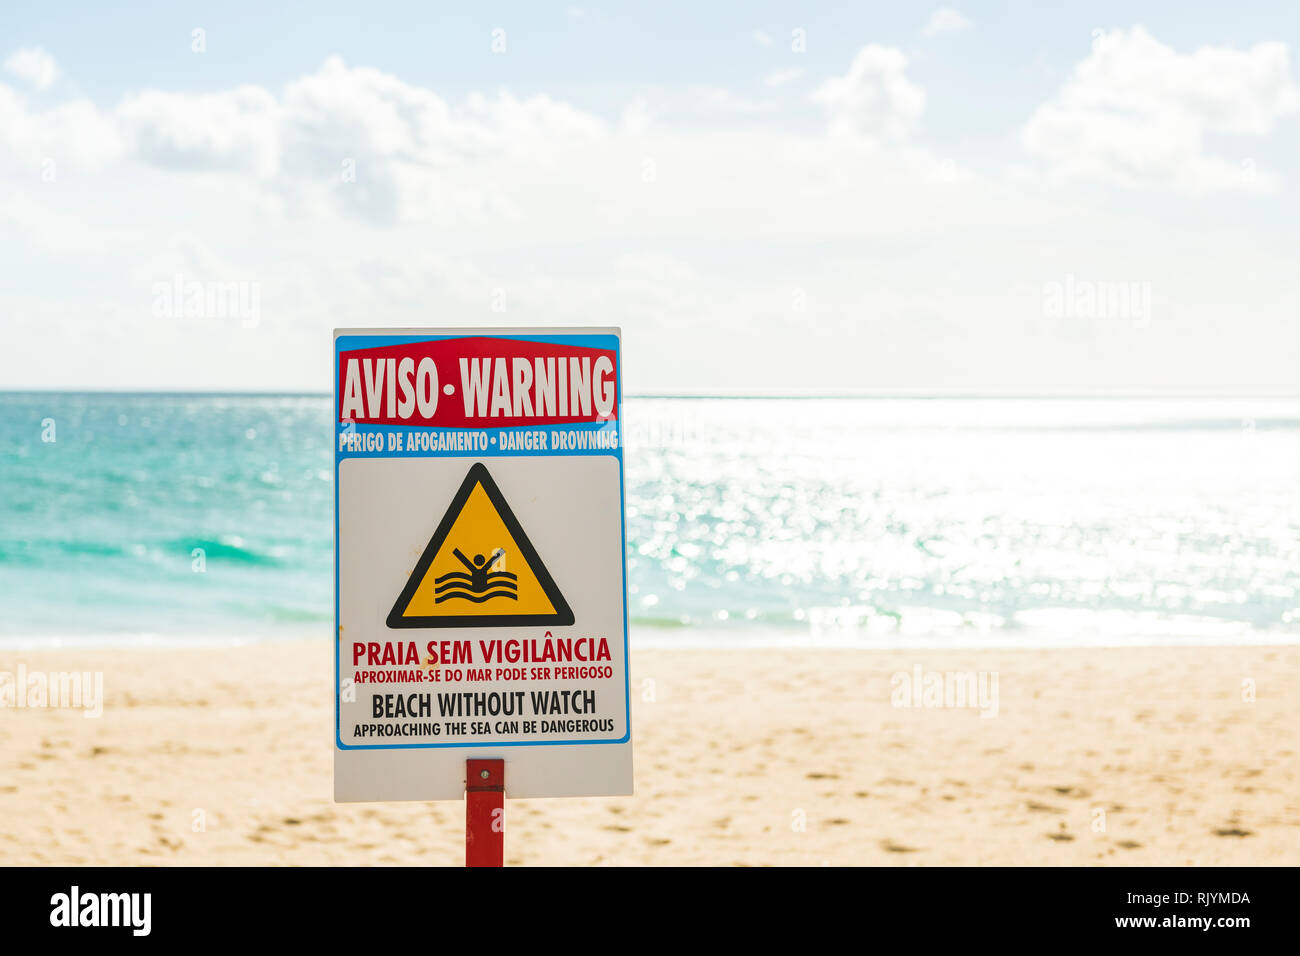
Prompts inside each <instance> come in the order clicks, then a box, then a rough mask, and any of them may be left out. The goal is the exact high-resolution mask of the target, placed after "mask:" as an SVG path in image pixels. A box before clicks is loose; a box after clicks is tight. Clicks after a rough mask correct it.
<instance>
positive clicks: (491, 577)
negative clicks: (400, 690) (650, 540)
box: [388, 462, 573, 627]
mask: <svg viewBox="0 0 1300 956" xmlns="http://www.w3.org/2000/svg"><path fill="white" fill-rule="evenodd" d="M461 547H464V549H465V551H462V550H461ZM466 551H468V552H469V553H470V554H473V555H474V556H473V557H472V558H471V557H468V556H467V555H466V553H465V552H466ZM572 623H573V612H572V611H571V610H569V605H568V604H566V603H565V601H564V598H563V597H562V596H561V595H560V592H559V589H558V588H557V587H556V586H555V582H554V581H553V580H551V576H550V574H549V573H547V570H546V567H545V565H543V564H542V562H541V559H540V558H538V556H537V552H536V551H535V550H533V546H532V543H531V542H530V541H529V540H528V535H527V534H525V533H524V530H523V529H522V528H521V527H519V520H518V519H517V518H516V517H515V515H514V512H512V511H511V510H510V506H509V505H508V504H506V502H505V499H504V498H502V497H501V491H500V489H498V488H497V486H496V483H495V482H494V481H493V480H492V476H491V475H490V474H488V470H487V468H486V467H485V466H484V465H483V464H482V463H481V462H480V463H476V464H475V465H474V466H473V467H471V468H470V470H469V474H467V475H466V476H465V480H464V482H462V483H461V486H460V489H459V490H458V491H457V492H456V497H455V498H453V499H452V502H451V505H450V506H449V507H448V508H447V513H446V514H445V515H443V518H442V521H441V523H439V525H438V530H437V531H435V532H434V533H433V537H432V538H430V539H429V544H428V546H427V547H426V548H425V549H424V554H423V555H421V556H420V563H419V564H417V565H416V566H415V570H414V571H413V572H412V573H411V577H410V579H409V580H408V581H407V583H406V587H405V588H403V589H402V593H401V596H399V597H398V599H397V603H396V604H394V605H393V609H392V611H390V612H389V614H388V626H389V627H516V626H523V625H529V624H566V625H567V624H572Z"/></svg>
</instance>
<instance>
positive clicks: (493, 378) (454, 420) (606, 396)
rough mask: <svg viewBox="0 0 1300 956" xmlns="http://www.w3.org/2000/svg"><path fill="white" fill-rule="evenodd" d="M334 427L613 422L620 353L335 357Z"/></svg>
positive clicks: (399, 351) (491, 342)
mask: <svg viewBox="0 0 1300 956" xmlns="http://www.w3.org/2000/svg"><path fill="white" fill-rule="evenodd" d="M336 411H337V413H338V420H339V421H341V422H343V421H351V422H356V423H357V424H367V425H416V426H422V427H429V426H435V427H438V428H499V427H518V426H520V425H557V424H567V423H572V422H601V421H609V420H611V419H616V418H617V417H618V353H617V352H616V351H614V350H613V349H595V348H586V347H582V346H573V345H553V344H549V343H544V342H526V341H519V340H515V339H495V338H487V337H471V338H463V339H442V340H438V341H431V342H413V343H402V344H399V345H386V346H382V347H380V348H373V349H356V350H352V351H346V352H340V353H339V367H338V408H337V409H336Z"/></svg>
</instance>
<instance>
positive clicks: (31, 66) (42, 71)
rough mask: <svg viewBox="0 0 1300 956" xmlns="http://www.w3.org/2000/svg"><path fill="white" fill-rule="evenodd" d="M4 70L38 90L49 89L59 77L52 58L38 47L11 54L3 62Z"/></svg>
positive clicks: (56, 66)
mask: <svg viewBox="0 0 1300 956" xmlns="http://www.w3.org/2000/svg"><path fill="white" fill-rule="evenodd" d="M5 69H6V70H7V71H8V72H10V73H12V74H13V75H14V76H16V77H18V78H19V79H21V80H23V81H24V82H26V83H29V84H30V85H32V86H33V87H35V88H36V89H38V90H45V89H49V87H50V86H52V85H53V84H54V81H55V80H56V79H58V76H59V68H58V65H57V64H56V63H55V62H54V57H52V56H50V54H48V53H46V52H45V51H44V50H42V49H41V48H40V47H38V46H37V47H27V48H24V49H21V50H16V51H14V52H13V53H11V54H10V55H9V57H8V58H7V59H6V60H5Z"/></svg>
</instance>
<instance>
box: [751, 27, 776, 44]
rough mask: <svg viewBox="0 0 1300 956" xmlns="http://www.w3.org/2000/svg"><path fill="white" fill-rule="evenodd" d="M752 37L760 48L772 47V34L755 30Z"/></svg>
mask: <svg viewBox="0 0 1300 956" xmlns="http://www.w3.org/2000/svg"><path fill="white" fill-rule="evenodd" d="M752 36H753V38H754V42H755V43H757V44H758V45H759V46H771V45H772V35H771V34H770V33H765V32H764V31H762V30H755V31H754V32H753V34H752Z"/></svg>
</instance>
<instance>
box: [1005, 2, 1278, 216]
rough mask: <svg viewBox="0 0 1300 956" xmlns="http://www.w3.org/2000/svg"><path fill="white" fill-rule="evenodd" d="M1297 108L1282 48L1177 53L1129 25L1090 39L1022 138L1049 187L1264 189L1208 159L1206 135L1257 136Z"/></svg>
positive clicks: (1220, 160) (1249, 173)
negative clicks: (1069, 184) (1073, 183)
mask: <svg viewBox="0 0 1300 956" xmlns="http://www.w3.org/2000/svg"><path fill="white" fill-rule="evenodd" d="M1298 105H1300V94H1298V93H1297V89H1296V87H1295V85H1294V84H1293V83H1292V80H1291V73H1290V64H1289V58H1288V53H1287V48H1286V46H1285V45H1284V44H1281V43H1260V44H1257V45H1256V46H1253V47H1251V48H1250V49H1248V50H1236V49H1232V48H1229V47H1201V48H1200V49H1198V50H1196V51H1195V52H1194V53H1178V52H1176V51H1175V50H1173V49H1171V48H1170V47H1168V46H1165V45H1164V44H1163V43H1160V42H1159V41H1158V40H1156V39H1155V38H1154V37H1152V36H1151V35H1150V34H1149V33H1148V32H1147V31H1146V30H1145V29H1144V28H1143V27H1141V26H1135V27H1133V28H1132V29H1129V30H1115V31H1112V32H1109V33H1101V34H1099V35H1098V36H1097V39H1096V42H1095V43H1094V44H1093V50H1092V53H1091V54H1090V55H1089V56H1088V57H1087V58H1086V59H1084V60H1083V61H1082V62H1080V63H1079V64H1078V66H1077V67H1075V70H1074V72H1073V74H1072V75H1071V76H1070V78H1069V79H1068V80H1067V81H1066V83H1065V85H1064V86H1063V87H1062V88H1061V90H1060V91H1059V92H1058V93H1057V95H1056V96H1055V97H1054V98H1053V99H1052V100H1050V101H1048V102H1047V103H1044V104H1043V105H1042V106H1040V107H1039V108H1038V109H1037V110H1036V111H1035V112H1034V114H1033V115H1032V116H1031V117H1030V119H1029V121H1028V123H1027V124H1026V125H1025V127H1024V129H1023V130H1022V131H1021V141H1022V143H1023V145H1024V147H1025V149H1026V150H1028V152H1029V153H1030V154H1031V155H1033V156H1034V157H1036V158H1037V159H1039V160H1040V161H1041V162H1042V165H1043V171H1044V172H1045V174H1046V175H1047V176H1048V178H1049V179H1051V180H1052V181H1055V182H1066V181H1071V180H1084V181H1094V182H1103V183H1110V184H1115V185H1120V186H1128V187H1135V188H1152V189H1162V190H1172V191H1175V192H1180V193H1185V194H1193V195H1195V194H1201V193H1206V192H1212V191H1219V190H1245V191H1268V190H1271V189H1272V188H1275V187H1276V184H1277V180H1276V177H1275V176H1273V175H1272V174H1270V173H1267V172H1265V171H1257V170H1256V169H1255V167H1254V165H1253V163H1249V162H1247V163H1244V164H1243V162H1242V161H1241V160H1240V159H1228V158H1225V157H1222V156H1215V155H1211V154H1209V153H1207V152H1206V148H1205V137H1206V134H1212V133H1221V134H1236V135H1262V134H1265V133H1268V132H1269V131H1271V130H1272V128H1273V126H1274V124H1275V123H1276V122H1277V120H1278V119H1279V118H1280V117H1282V116H1284V115H1285V114H1287V113H1290V112H1292V111H1294V110H1295V109H1296V108H1297V106H1298Z"/></svg>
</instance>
